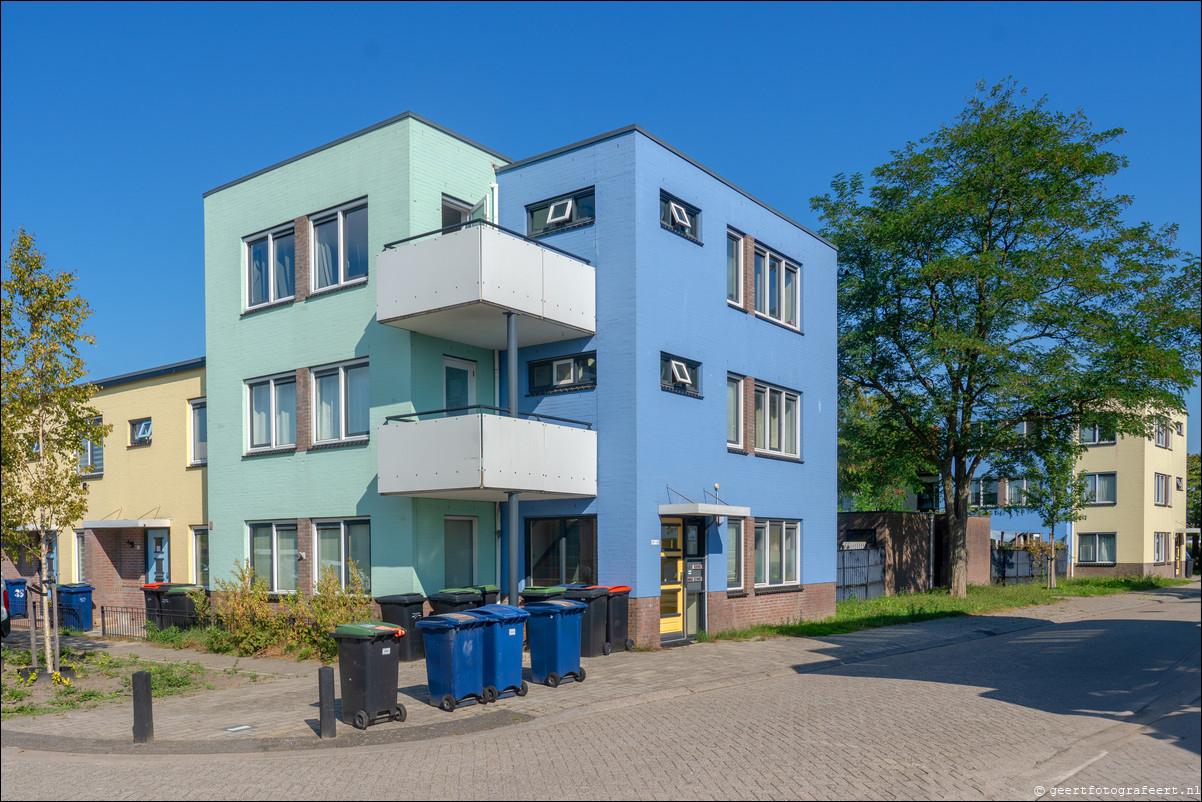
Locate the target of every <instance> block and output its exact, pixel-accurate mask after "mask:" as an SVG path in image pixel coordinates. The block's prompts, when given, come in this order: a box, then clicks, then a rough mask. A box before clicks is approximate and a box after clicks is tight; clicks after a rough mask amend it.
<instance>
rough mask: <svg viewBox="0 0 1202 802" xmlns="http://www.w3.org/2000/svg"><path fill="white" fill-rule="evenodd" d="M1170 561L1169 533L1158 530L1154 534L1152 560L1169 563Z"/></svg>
mask: <svg viewBox="0 0 1202 802" xmlns="http://www.w3.org/2000/svg"><path fill="white" fill-rule="evenodd" d="M1168 561H1169V533H1168V532H1156V533H1154V534H1153V535H1152V562H1154V563H1167V562H1168Z"/></svg>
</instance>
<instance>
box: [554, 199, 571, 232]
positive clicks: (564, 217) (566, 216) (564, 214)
mask: <svg viewBox="0 0 1202 802" xmlns="http://www.w3.org/2000/svg"><path fill="white" fill-rule="evenodd" d="M558 206H562V207H563V210H562V211H561V212H560V213H559V214H556V213H555V209H556V207H558ZM575 206H576V199H575V198H564V199H563V200H557V201H555V202H553V203H552V204H551V205H550V206H549V207H548V208H547V225H549V226H551V225H558V224H560V223H566V222H568V221H569V220H571V219H572V209H573V208H575Z"/></svg>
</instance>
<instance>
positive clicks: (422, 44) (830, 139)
mask: <svg viewBox="0 0 1202 802" xmlns="http://www.w3.org/2000/svg"><path fill="white" fill-rule="evenodd" d="M1200 8H1202V6H1200V5H1199V4H1198V3H1163V4H1161V3H1065V4H1059V3H1005V4H1002V3H972V4H956V3H937V4H926V3H915V4H904V3H886V4H871V3H854V4H839V3H816V4H789V3H770V4H764V5H759V4H751V3H741V4H729V5H728V4H724V3H702V4H686V3H670V4H663V5H659V4H649V3H647V4H644V3H639V4H621V3H603V4H594V3H569V4H551V3H539V4H529V5H527V4H522V3H504V4H501V3H497V4H475V3H465V2H457V3H412V4H411V3H368V4H356V3H338V4H325V3H288V4H283V3H281V4H241V3H239V4H233V3H228V4H227V3H221V4H153V3H137V4H120V3H117V4H110V3H89V4H57V3H25V2H21V3H15V2H5V3H3V6H2V9H3V12H2V13H3V19H2V23H3V24H2V26H0V39H2V50H0V65H2V71H0V87H2V95H0V106H2V111H3V113H2V137H0V151H2V156H3V168H2V171H0V182H2V185H0V189H2V194H0V198H2V203H0V206H2V208H0V224H2V228H3V232H4V234H5V237H6V238H11V236H12V233H13V232H14V231H15V230H16V229H17V227H19V226H25V227H26V228H27V229H28V230H30V231H31V232H33V233H34V234H35V235H36V237H37V242H38V245H39V247H40V248H41V249H42V250H44V251H45V252H46V253H47V255H48V256H49V258H50V262H51V264H52V265H54V266H56V267H60V268H70V269H73V270H75V271H77V272H78V274H79V289H80V292H81V293H82V294H83V295H84V297H86V298H88V299H89V301H90V302H91V304H92V307H93V309H94V316H93V318H92V319H91V321H90V324H91V329H92V331H93V332H94V333H95V334H96V337H97V340H98V345H97V347H96V348H95V349H89V351H88V353H87V358H88V363H89V367H90V369H91V371H92V376H93V378H100V377H104V376H110V375H114V374H118V373H124V372H127V371H131V370H137V369H140V368H145V367H151V366H154V365H160V364H166V363H169V362H176V361H180V360H184V359H188V358H192V357H195V356H199V355H201V354H203V353H204V297H203V295H204V291H203V266H204V248H203V218H202V206H201V193H203V192H204V191H206V190H209V189H212V188H214V187H216V186H219V185H221V184H223V183H225V182H227V181H229V180H231V179H234V178H238V177H240V176H242V175H245V174H247V173H250V172H253V171H255V170H257V169H260V168H262V167H265V166H267V165H269V164H272V163H274V162H277V161H280V160H282V159H285V158H288V157H290V156H294V155H296V154H298V153H301V152H303V151H305V150H308V149H310V148H312V147H315V146H317V145H321V144H324V143H326V142H329V141H331V140H333V139H337V138H339V137H341V136H343V135H345V134H348V133H350V132H352V131H356V130H358V129H360V128H363V127H365V126H368V125H371V124H373V123H376V122H379V121H380V120H384V119H387V118H388V117H391V116H393V115H395V114H398V113H400V112H402V111H406V110H412V111H415V112H417V113H419V114H421V115H423V116H425V117H428V118H430V119H432V120H434V121H436V122H438V123H441V124H442V125H445V126H447V127H449V128H451V129H452V130H455V131H457V132H459V133H461V134H463V135H465V136H468V137H470V138H472V139H475V140H477V141H479V142H481V143H484V144H486V145H488V146H490V147H492V148H494V149H495V150H498V151H500V152H501V153H504V154H506V155H508V156H510V157H512V158H522V157H525V156H529V155H533V154H536V153H540V152H543V151H545V150H549V149H552V148H555V147H559V146H561V145H564V144H568V143H570V142H574V141H577V140H580V139H584V138H586V137H589V136H593V135H595V134H599V133H602V132H605V131H609V130H612V129H614V128H618V127H621V126H623V125H627V124H630V123H638V124H640V125H642V126H643V127H644V128H646V129H648V130H649V131H651V132H652V133H654V134H656V135H657V136H659V137H660V138H662V139H664V140H666V141H668V142H670V143H671V144H673V145H674V146H676V147H677V148H679V149H680V150H682V151H684V152H685V153H687V154H689V155H690V156H692V157H693V158H695V159H697V160H698V161H700V162H701V163H703V164H705V165H706V166H708V167H710V168H711V169H713V170H714V171H716V172H717V173H719V174H720V175H723V176H725V177H726V178H728V179H730V180H732V181H734V182H735V183H737V184H739V185H740V186H742V187H743V188H745V189H746V190H748V191H749V192H751V193H752V194H754V195H756V196H757V197H759V198H761V199H762V200H764V201H765V202H767V203H768V204H770V205H772V206H774V207H776V208H778V209H780V210H781V211H783V212H785V213H786V214H788V215H790V216H792V217H793V218H794V219H797V220H799V221H801V222H802V223H805V224H807V225H810V226H812V227H816V226H817V220H816V218H815V215H814V214H813V213H812V212H811V211H810V208H809V198H810V197H811V196H812V195H815V194H820V193H822V192H825V191H826V190H827V188H828V186H829V183H830V179H831V177H832V176H833V175H834V174H835V173H838V172H848V173H850V172H856V171H861V172H868V171H869V170H871V169H872V168H873V167H874V166H876V165H878V164H880V163H881V162H882V161H884V160H886V159H887V158H888V156H889V152H890V150H892V149H895V148H898V147H900V146H901V145H903V144H904V143H905V142H906V141H908V140H911V139H917V138H918V137H921V136H922V135H924V134H926V133H928V132H929V131H931V130H933V129H934V128H936V127H937V126H938V125H939V124H940V123H941V122H943V121H945V120H948V119H950V118H951V117H952V116H954V115H955V114H956V113H957V112H958V111H959V110H960V109H961V108H962V107H963V105H964V99H965V97H966V96H967V95H968V94H970V93H971V92H972V90H973V86H974V84H975V83H976V81H977V80H978V79H985V80H986V81H990V82H996V81H998V80H1001V79H1003V78H1005V77H1006V76H1013V77H1014V78H1015V79H1016V80H1017V81H1018V82H1019V83H1021V84H1023V85H1025V86H1027V87H1029V88H1030V89H1031V90H1032V92H1034V93H1035V94H1046V95H1047V96H1048V97H1049V100H1050V103H1051V105H1052V106H1053V107H1056V108H1060V109H1064V110H1071V109H1074V108H1077V107H1080V108H1082V109H1084V111H1085V113H1086V114H1087V115H1088V116H1089V117H1090V119H1091V120H1093V122H1094V123H1095V125H1096V126H1097V127H1099V128H1110V127H1116V126H1121V127H1123V128H1125V129H1126V131H1127V133H1126V135H1125V136H1124V137H1123V138H1122V140H1121V142H1119V143H1118V145H1117V147H1116V149H1117V150H1118V151H1119V152H1121V153H1123V154H1125V155H1126V156H1127V157H1128V158H1129V159H1130V167H1129V168H1128V169H1127V170H1126V171H1124V172H1123V173H1122V174H1120V175H1119V176H1118V177H1117V178H1116V179H1115V180H1114V181H1113V182H1112V184H1111V187H1112V188H1113V189H1114V190H1115V191H1121V192H1126V193H1130V194H1132V195H1134V196H1135V198H1136V202H1135V204H1134V206H1133V208H1132V209H1131V217H1132V218H1133V219H1135V218H1138V219H1144V220H1149V221H1152V222H1155V223H1163V222H1177V223H1179V224H1180V226H1181V232H1180V237H1179V244H1180V245H1181V246H1182V247H1183V248H1185V249H1186V250H1188V251H1192V252H1194V253H1198V252H1200V251H1202V247H1200V222H1199V221H1200V217H1202V212H1200V200H1199V198H1200V196H1202V191H1200V187H1199V183H1200V181H1199V175H1200V173H1202V169H1200V165H1199V152H1200V151H1202V143H1200V142H1199V119H1200V116H1202V113H1200V109H1199V99H1200V91H1202V90H1200V82H1199V72H1200V71H1199V63H1200V62H1202V53H1200V52H1199V50H1200V47H1199V29H1200V27H1202V24H1200V23H1202V20H1200V19H1199V17H1200V13H1199V10H1200ZM1192 302H1194V303H1196V302H1197V299H1193V301H1192ZM1189 405H1190V410H1191V414H1192V416H1193V421H1192V423H1193V425H1192V426H1191V431H1190V437H1189V448H1190V451H1191V452H1196V451H1199V450H1200V449H1199V442H1200V439H1199V435H1200V433H1202V416H1199V414H1198V413H1199V395H1198V392H1197V390H1196V389H1195V391H1194V393H1193V394H1192V395H1191V397H1190V404H1189Z"/></svg>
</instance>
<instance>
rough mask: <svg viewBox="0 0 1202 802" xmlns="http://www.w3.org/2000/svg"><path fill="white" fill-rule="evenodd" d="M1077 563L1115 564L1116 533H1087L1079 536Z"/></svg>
mask: <svg viewBox="0 0 1202 802" xmlns="http://www.w3.org/2000/svg"><path fill="white" fill-rule="evenodd" d="M1077 562H1079V563H1111V564H1113V563H1114V533H1113V532H1109V533H1100V534H1099V533H1094V532H1086V533H1083V534H1080V535H1078V536H1077Z"/></svg>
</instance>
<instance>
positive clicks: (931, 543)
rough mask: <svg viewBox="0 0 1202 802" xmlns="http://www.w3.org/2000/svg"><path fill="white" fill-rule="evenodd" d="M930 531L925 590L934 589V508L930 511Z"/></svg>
mask: <svg viewBox="0 0 1202 802" xmlns="http://www.w3.org/2000/svg"><path fill="white" fill-rule="evenodd" d="M930 516H931V533H930V536H929V538H928V539H927V564H928V567H929V568H930V578H929V579H928V581H927V590H934V589H935V510H934V509H932V510H931V513H930Z"/></svg>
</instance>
